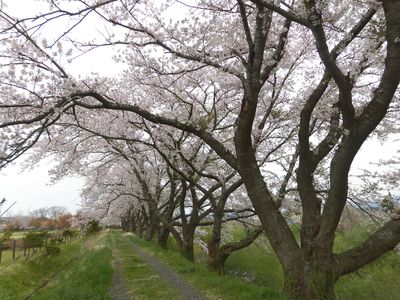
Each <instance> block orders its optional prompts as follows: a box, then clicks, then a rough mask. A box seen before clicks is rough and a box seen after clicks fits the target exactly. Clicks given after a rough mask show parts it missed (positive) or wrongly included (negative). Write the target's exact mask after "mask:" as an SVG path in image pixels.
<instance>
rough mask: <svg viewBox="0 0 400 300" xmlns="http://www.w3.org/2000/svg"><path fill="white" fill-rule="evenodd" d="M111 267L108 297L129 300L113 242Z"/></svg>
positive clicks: (116, 299) (115, 299)
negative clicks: (111, 275) (112, 271)
mask: <svg viewBox="0 0 400 300" xmlns="http://www.w3.org/2000/svg"><path fill="white" fill-rule="evenodd" d="M112 256H113V266H114V275H113V278H112V282H111V288H110V291H109V294H110V297H111V299H113V300H131V297H130V296H129V295H128V289H127V288H126V282H125V279H124V276H123V275H122V268H121V262H120V260H119V258H118V253H117V249H116V248H115V243H114V241H113V250H112Z"/></svg>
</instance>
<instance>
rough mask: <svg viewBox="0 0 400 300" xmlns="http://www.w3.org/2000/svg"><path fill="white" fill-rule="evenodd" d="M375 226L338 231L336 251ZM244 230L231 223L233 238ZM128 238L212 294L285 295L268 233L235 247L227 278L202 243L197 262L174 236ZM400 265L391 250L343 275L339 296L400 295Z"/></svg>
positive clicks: (343, 299)
mask: <svg viewBox="0 0 400 300" xmlns="http://www.w3.org/2000/svg"><path fill="white" fill-rule="evenodd" d="M373 230H374V226H370V225H366V224H361V225H360V226H357V227H354V228H353V229H352V231H349V232H345V233H338V234H337V237H336V240H335V247H334V250H335V252H336V253H340V252H342V251H345V250H346V249H349V248H351V247H353V246H355V245H358V244H360V243H361V242H362V241H363V240H365V238H366V237H368V236H369V234H370V233H371V232H373ZM296 233H298V232H296ZM243 234H244V231H243V229H242V228H241V227H240V226H237V227H234V228H233V231H232V237H233V239H235V240H238V239H240V238H241V237H242V236H243ZM130 239H131V240H132V241H134V242H135V243H137V244H139V245H140V246H142V247H144V248H145V249H147V250H148V251H149V252H151V253H153V254H154V255H156V256H157V257H159V258H160V259H161V260H163V261H165V262H167V263H168V264H169V265H170V266H172V267H173V268H174V269H175V270H176V271H177V272H178V273H180V274H181V275H182V276H183V277H185V278H186V279H187V280H188V281H189V282H191V283H192V284H193V285H194V286H196V287H197V288H198V289H199V290H201V291H202V292H203V293H204V294H207V295H209V296H211V298H220V299H238V297H240V299H284V297H283V295H282V294H281V293H280V292H279V291H281V289H282V286H283V272H282V268H281V266H280V264H279V262H278V259H277V257H276V255H275V254H274V252H273V251H272V249H271V247H270V246H268V242H267V241H266V239H265V237H261V238H259V239H258V240H257V241H256V243H255V244H252V245H251V246H250V247H247V248H245V249H242V250H240V251H237V252H234V253H233V254H232V255H231V256H230V257H229V258H228V260H227V263H226V269H227V273H230V274H228V275H225V276H223V277H220V276H217V275H216V274H214V273H213V272H210V271H208V270H207V268H206V267H205V265H204V253H201V252H200V250H199V249H198V248H196V249H195V253H196V257H199V256H200V257H201V259H200V261H201V262H203V263H199V262H197V263H195V264H193V263H190V262H188V261H187V260H185V259H184V258H182V256H181V255H180V254H179V253H178V249H177V247H176V244H175V243H174V241H173V240H172V239H170V240H169V244H168V245H169V249H170V250H167V251H165V250H162V249H161V248H159V247H157V246H156V245H155V244H154V243H152V242H146V241H143V240H141V239H139V238H137V237H130ZM399 270H400V253H399V252H390V253H387V254H386V255H384V256H383V257H381V258H380V259H378V260H377V261H375V262H374V263H372V264H369V265H368V266H365V267H364V268H362V269H360V270H359V271H357V272H355V273H353V274H349V275H346V276H344V277H342V278H340V279H339V281H338V282H337V284H336V288H335V291H336V294H337V296H338V299H340V300H359V299H363V300H375V299H385V300H386V299H388V300H391V299H392V300H397V299H399V295H400V276H398V273H399ZM232 274H233V275H234V276H232ZM245 281H249V282H245Z"/></svg>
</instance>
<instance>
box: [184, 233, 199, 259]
mask: <svg viewBox="0 0 400 300" xmlns="http://www.w3.org/2000/svg"><path fill="white" fill-rule="evenodd" d="M195 229H196V227H192V226H189V227H188V228H184V229H183V243H182V249H181V251H182V254H183V256H184V257H185V258H186V259H188V260H190V261H194V232H195Z"/></svg>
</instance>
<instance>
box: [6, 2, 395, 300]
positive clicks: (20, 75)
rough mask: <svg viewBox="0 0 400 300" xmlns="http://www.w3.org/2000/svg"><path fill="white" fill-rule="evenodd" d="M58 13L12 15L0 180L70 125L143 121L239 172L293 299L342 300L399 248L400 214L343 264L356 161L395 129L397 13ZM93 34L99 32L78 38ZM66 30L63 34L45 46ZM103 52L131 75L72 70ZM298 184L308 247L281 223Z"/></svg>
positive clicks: (156, 5) (354, 9)
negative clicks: (350, 281)
mask: <svg viewBox="0 0 400 300" xmlns="http://www.w3.org/2000/svg"><path fill="white" fill-rule="evenodd" d="M49 3H50V4H51V8H50V10H49V11H48V12H46V13H44V14H41V15H38V16H35V17H32V18H26V19H21V20H18V19H15V18H13V17H12V16H10V15H9V14H7V13H6V12H4V11H2V12H1V27H2V31H1V33H2V35H1V38H2V41H3V46H2V48H1V64H2V70H1V78H2V81H1V87H0V96H1V98H0V99H1V103H0V124H1V125H0V128H1V132H0V135H1V141H2V143H1V149H0V155H1V166H3V165H5V164H7V163H9V162H11V161H13V160H14V159H16V158H17V157H19V156H20V155H22V154H23V153H24V152H26V151H27V150H28V149H30V148H31V147H33V146H34V145H35V144H37V143H38V142H43V141H45V139H46V138H47V139H48V140H51V139H53V137H54V136H60V135H62V134H63V132H62V131H61V130H60V128H62V126H60V125H61V124H63V123H64V122H67V123H68V124H70V123H75V124H79V123H80V124H82V122H83V123H84V124H85V127H89V128H90V127H92V129H91V130H92V131H94V132H95V131H96V130H97V129H98V128H100V127H102V128H104V126H105V125H106V124H107V123H106V122H97V123H96V122H93V120H96V119H97V117H98V115H101V114H103V113H104V112H105V111H107V112H112V114H111V113H109V114H108V116H113V115H114V118H112V119H111V120H112V122H111V123H109V124H117V123H118V122H121V123H120V124H119V126H118V125H115V128H117V130H119V134H120V136H122V137H123V136H125V137H126V136H129V135H134V131H135V121H134V120H135V119H136V118H137V117H138V116H139V117H140V118H143V119H145V120H146V122H150V123H153V124H154V125H152V126H154V127H155V128H157V127H158V128H161V127H164V126H170V127H173V128H175V129H176V130H179V131H183V132H185V133H188V134H190V135H191V136H195V137H196V139H200V140H201V141H203V142H204V143H205V144H206V145H207V147H209V148H210V149H212V150H213V152H214V153H215V154H216V155H218V157H219V158H220V159H221V160H223V161H224V164H226V165H227V166H229V168H230V169H231V170H232V172H233V171H234V172H236V173H237V174H238V176H239V177H240V180H241V181H242V182H243V185H244V186H245V188H246V191H247V194H248V197H249V199H250V201H251V203H252V205H253V207H254V209H255V211H256V213H257V215H258V217H259V219H260V222H261V225H262V227H263V230H264V232H265V234H266V235H267V237H268V239H269V241H270V243H271V246H272V248H273V249H274V251H275V253H276V255H277V256H278V258H279V261H280V263H281V265H282V268H283V270H284V277H285V284H284V290H285V292H286V293H287V294H288V295H290V296H291V297H292V298H295V299H334V284H335V282H336V281H337V280H338V278H339V277H340V276H343V275H345V274H348V273H350V272H354V271H356V270H357V269H359V268H361V267H362V266H364V265H366V264H368V263H370V262H372V261H373V260H375V259H376V258H378V257H380V256H381V255H383V254H384V253H386V252H388V251H390V250H392V249H393V248H394V247H395V246H396V245H397V244H398V243H399V241H400V218H399V215H398V213H395V214H394V215H393V217H392V218H391V219H390V220H388V221H387V222H386V223H385V224H383V225H382V226H381V228H379V229H378V230H377V231H376V232H375V233H373V234H372V235H371V236H370V237H369V238H367V239H366V240H365V241H364V242H363V243H361V244H360V245H358V246H356V247H354V248H351V249H348V250H347V251H345V252H343V253H334V252H333V243H334V238H335V231H336V229H337V227H338V224H339V221H340V218H341V215H342V212H343V209H344V207H345V204H346V201H347V199H348V195H349V190H351V186H350V185H349V174H350V172H351V167H352V162H353V160H354V158H355V157H356V155H357V153H358V152H359V151H360V149H361V150H362V148H361V147H362V146H363V144H364V143H365V141H366V140H367V138H368V137H370V136H372V135H373V134H375V133H378V132H379V131H381V132H382V131H383V129H382V127H381V126H383V128H385V127H386V128H389V127H388V124H390V122H394V123H397V122H398V117H397V115H396V107H398V94H396V91H397V93H398V86H399V80H400V37H399V32H400V19H399V18H398V16H399V15H400V2H399V1H397V0H383V1H350V2H346V3H343V2H341V1H335V0H332V1H313V0H306V1H288V2H286V1H277V2H271V1H265V0H251V1H245V0H237V1H230V0H199V1H190V2H189V1H187V2H186V1H116V0H108V1H71V3H67V4H65V3H63V2H62V1H55V0H52V1H49ZM173 11H175V12H176V11H179V16H176V18H175V20H172V18H171V14H172V12H173ZM65 20H69V22H65ZM89 20H91V21H94V22H96V24H97V23H100V22H102V24H104V30H103V31H102V34H101V35H100V36H99V35H98V36H93V37H89V38H86V37H80V36H77V35H75V34H74V30H76V28H79V27H80V26H82V27H84V26H85V24H86V25H88V24H90V22H89ZM57 22H61V23H62V22H65V24H67V26H66V28H67V29H64V30H62V31H61V33H59V34H58V35H57V36H55V37H54V36H53V37H52V38H51V40H49V39H45V40H41V41H40V37H39V36H40V35H39V33H40V31H42V30H43V31H44V30H45V28H46V27H47V26H51V24H52V23H57ZM63 24H64V23H63ZM68 43H69V45H70V47H71V49H72V50H69V49H68V50H67V48H68V46H67V45H68ZM104 47H112V49H116V55H115V56H116V57H115V58H116V61H117V62H119V63H123V64H125V65H126V68H125V70H124V71H123V73H122V75H121V78H107V77H101V76H92V77H89V78H79V77H78V76H73V75H70V74H72V73H71V72H69V71H68V69H67V68H66V67H65V66H64V61H65V62H67V60H68V57H69V56H70V55H72V57H74V56H73V55H80V54H83V53H87V52H91V51H96V49H99V48H104ZM53 52H54V53H53ZM210 83H211V84H212V85H211V88H209V89H208V88H205V87H207V86H208V85H209V84H210ZM218 95H221V97H219V96H218ZM213 99H221V101H213ZM104 114H105V113H104ZM116 116H118V117H116ZM107 120H109V119H107ZM114 122H116V123H114ZM127 124H128V125H130V126H126V125H127ZM106 126H107V125H106ZM110 127H111V126H109V127H108V128H107V127H106V128H107V129H110ZM273 128H276V129H275V130H272V129H273ZM391 128H392V130H393V131H395V132H397V131H396V126H394V127H391ZM160 132H161V130H160ZM71 147H73V144H72V145H71ZM275 149H276V150H275ZM277 168H278V169H279V170H280V171H277ZM319 169H324V170H325V174H327V176H320V175H319V174H320V173H319V172H318V170H319ZM295 170H296V172H295ZM272 174H281V175H280V176H282V178H284V179H283V180H281V182H283V185H281V186H279V185H276V181H274V180H271V178H272V177H273V175H272ZM289 186H290V187H293V189H294V190H295V191H296V192H297V193H298V198H299V201H300V204H301V209H302V218H301V237H300V243H298V242H297V241H296V239H295V237H294V234H293V232H292V229H291V227H290V226H289V223H288V221H287V219H286V218H285V216H284V213H283V212H284V210H283V209H281V208H282V201H284V200H285V197H286V196H287V191H288V189H289ZM319 186H324V187H325V193H321V192H320V190H319ZM280 187H282V189H281V188H280ZM189 191H190V192H193V191H195V190H194V189H193V188H192V189H191V188H189ZM281 192H282V193H281ZM192 196H193V197H196V195H195V193H192ZM291 199H292V198H286V201H290V200H291Z"/></svg>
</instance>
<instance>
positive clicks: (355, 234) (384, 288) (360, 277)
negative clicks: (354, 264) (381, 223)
mask: <svg viewBox="0 0 400 300" xmlns="http://www.w3.org/2000/svg"><path fill="white" fill-rule="evenodd" d="M374 229H375V227H374V226H372V225H365V224H364V225H363V226H358V227H355V228H354V229H353V230H352V231H350V232H346V233H342V234H338V235H337V237H336V241H335V250H336V251H337V252H342V251H345V250H346V249H348V248H350V247H352V246H355V245H358V244H360V243H361V242H362V241H363V240H365V238H367V236H368V235H369V234H370V233H372V232H373V231H374ZM399 271H400V252H394V251H392V252H389V253H386V254H385V255H384V256H382V257H380V258H379V259H378V260H376V261H375V262H373V263H371V264H369V265H367V266H365V267H363V268H362V269H360V270H358V271H357V272H355V273H352V274H349V275H346V276H344V277H342V278H340V279H339V281H338V282H337V284H336V293H337V295H338V296H339V299H340V300H353V299H365V300H369V299H371V300H374V299H385V300H398V299H399V295H400V276H399Z"/></svg>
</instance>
